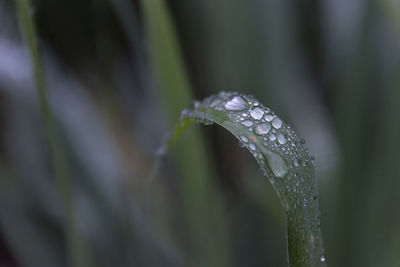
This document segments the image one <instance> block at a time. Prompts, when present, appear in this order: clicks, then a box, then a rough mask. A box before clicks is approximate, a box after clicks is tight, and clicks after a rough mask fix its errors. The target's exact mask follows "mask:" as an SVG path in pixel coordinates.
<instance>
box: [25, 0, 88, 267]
mask: <svg viewBox="0 0 400 267" xmlns="http://www.w3.org/2000/svg"><path fill="white" fill-rule="evenodd" d="M17 8H18V15H19V21H20V26H21V29H22V32H23V35H24V38H25V41H26V44H27V46H28V49H29V52H30V53H31V58H32V63H33V71H34V79H35V83H36V84H35V85H36V89H37V93H38V96H39V104H40V108H41V111H42V115H43V121H44V124H45V125H44V126H45V131H46V134H47V139H48V143H49V146H50V152H51V155H52V159H53V164H54V170H55V176H56V178H57V184H58V187H59V190H60V193H61V198H62V201H63V203H64V206H65V222H64V226H65V234H66V239H67V240H66V242H67V250H68V252H69V256H70V258H71V259H70V260H71V264H72V266H79V267H87V266H90V264H89V261H88V258H86V255H85V250H84V249H83V248H84V247H83V243H82V241H81V239H80V236H79V233H78V230H77V227H76V225H75V216H74V208H73V194H72V188H71V176H70V174H69V170H68V164H67V160H66V155H65V152H64V150H63V147H62V145H61V142H60V139H59V136H58V134H57V132H56V125H55V122H54V118H53V113H52V111H51V108H50V105H49V101H48V98H47V90H46V82H45V76H44V73H43V66H42V61H41V57H40V52H39V47H38V42H37V37H36V36H37V34H36V29H35V25H34V22H33V19H32V16H31V10H30V3H29V0H18V1H17Z"/></svg>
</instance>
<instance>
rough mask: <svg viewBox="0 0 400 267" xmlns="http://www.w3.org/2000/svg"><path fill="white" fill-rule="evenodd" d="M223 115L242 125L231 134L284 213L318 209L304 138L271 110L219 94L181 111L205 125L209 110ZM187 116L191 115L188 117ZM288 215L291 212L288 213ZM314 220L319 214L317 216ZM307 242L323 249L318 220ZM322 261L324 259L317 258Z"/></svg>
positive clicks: (252, 100) (234, 95)
mask: <svg viewBox="0 0 400 267" xmlns="http://www.w3.org/2000/svg"><path fill="white" fill-rule="evenodd" d="M213 110H215V111H221V112H220V114H222V113H223V114H226V115H227V116H228V118H227V119H226V121H222V122H219V124H221V125H222V126H224V127H225V126H226V125H224V123H230V125H241V127H236V126H235V127H236V128H235V130H232V131H231V132H232V133H233V134H234V135H236V137H237V138H238V139H239V142H240V146H241V147H246V148H247V149H248V150H249V151H250V153H251V154H252V155H253V156H254V157H255V159H256V160H257V162H258V163H259V165H260V166H261V168H260V170H261V172H262V174H263V175H264V176H266V177H267V178H268V179H269V180H270V182H271V183H272V184H273V185H274V187H275V189H276V190H277V191H278V192H279V194H280V195H281V199H282V204H283V206H284V207H285V208H286V210H288V211H289V210H296V209H298V208H302V209H303V208H305V209H311V210H318V201H317V198H318V195H317V193H316V184H315V179H314V167H313V161H314V158H313V157H310V156H309V153H308V150H307V149H306V148H305V146H304V143H305V141H304V139H303V138H299V137H298V136H297V135H296V134H295V133H294V131H293V130H292V128H291V127H290V126H289V125H288V124H286V123H284V122H283V121H282V120H281V119H280V118H279V117H278V116H277V115H276V114H275V113H274V112H273V111H271V110H270V109H269V108H267V107H265V106H263V105H262V104H260V103H259V102H258V101H257V100H256V99H255V98H254V97H252V96H247V95H242V94H239V93H227V92H221V93H219V94H218V95H214V96H211V97H209V98H207V99H205V100H204V101H203V102H195V104H194V109H193V110H189V111H184V112H186V114H182V116H183V117H191V118H192V119H195V120H196V121H197V122H201V123H204V124H210V123H212V120H213V119H210V114H212V111H213ZM189 113H190V114H189ZM289 212H290V211H289ZM316 214H317V215H316V216H317V217H318V216H319V213H318V212H317V213H316ZM306 232H308V233H310V234H309V235H308V236H309V240H310V243H311V245H312V247H313V248H316V247H320V246H322V245H321V244H322V243H321V242H322V240H321V241H320V240H319V236H320V228H319V218H315V219H314V220H312V222H310V224H309V229H307V230H306ZM322 255H323V254H322ZM319 260H320V261H321V262H324V261H325V260H326V259H325V257H324V256H321V257H320V258H319Z"/></svg>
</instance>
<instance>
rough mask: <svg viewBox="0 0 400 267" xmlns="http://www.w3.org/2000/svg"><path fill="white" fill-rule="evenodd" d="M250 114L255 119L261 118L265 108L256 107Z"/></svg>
mask: <svg viewBox="0 0 400 267" xmlns="http://www.w3.org/2000/svg"><path fill="white" fill-rule="evenodd" d="M250 116H251V117H252V118H253V119H255V120H261V118H262V117H263V116H264V110H263V109H262V108H260V107H254V108H252V109H251V110H250Z"/></svg>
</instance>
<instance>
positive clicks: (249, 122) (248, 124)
mask: <svg viewBox="0 0 400 267" xmlns="http://www.w3.org/2000/svg"><path fill="white" fill-rule="evenodd" d="M242 124H243V125H244V126H247V127H250V126H252V125H253V122H252V121H250V120H245V121H242Z"/></svg>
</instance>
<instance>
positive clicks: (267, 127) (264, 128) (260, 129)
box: [254, 123, 271, 135]
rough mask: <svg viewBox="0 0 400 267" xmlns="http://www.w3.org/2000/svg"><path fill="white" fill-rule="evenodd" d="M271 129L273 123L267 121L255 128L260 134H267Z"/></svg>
mask: <svg viewBox="0 0 400 267" xmlns="http://www.w3.org/2000/svg"><path fill="white" fill-rule="evenodd" d="M270 130H271V125H270V124H266V123H261V124H258V125H257V126H256V127H255V129H254V131H255V133H256V134H258V135H263V134H267V133H268V132H269V131H270Z"/></svg>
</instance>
